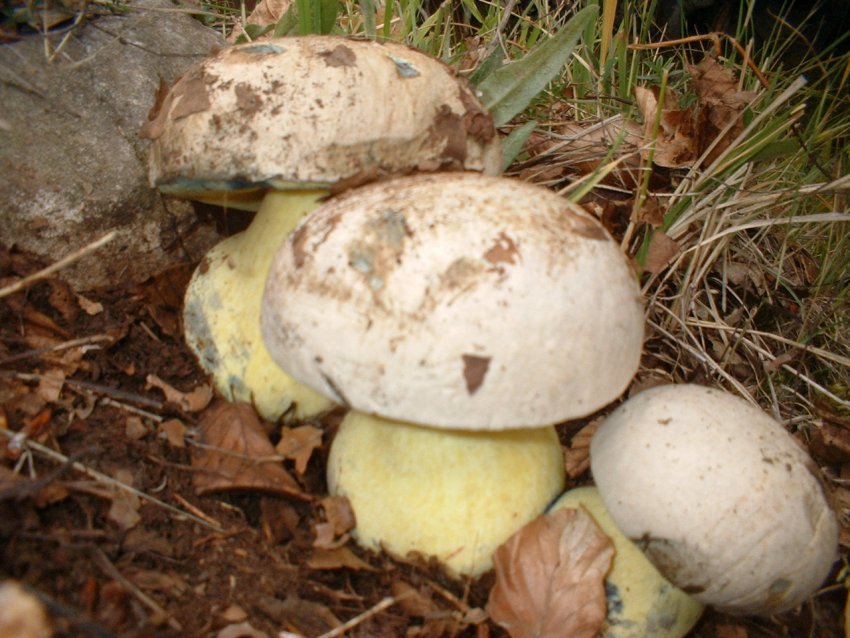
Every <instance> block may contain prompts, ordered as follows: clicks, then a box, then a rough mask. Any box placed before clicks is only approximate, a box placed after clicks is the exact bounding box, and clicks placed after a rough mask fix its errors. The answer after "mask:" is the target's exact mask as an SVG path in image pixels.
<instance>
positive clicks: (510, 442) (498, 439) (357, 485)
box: [327, 412, 565, 576]
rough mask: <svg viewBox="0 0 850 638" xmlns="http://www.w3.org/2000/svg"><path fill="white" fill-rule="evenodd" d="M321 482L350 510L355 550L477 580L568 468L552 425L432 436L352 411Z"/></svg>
mask: <svg viewBox="0 0 850 638" xmlns="http://www.w3.org/2000/svg"><path fill="white" fill-rule="evenodd" d="M327 476H328V489H329V491H330V493H331V494H333V495H337V496H346V497H348V500H349V501H350V503H351V508H352V510H353V511H354V516H355V519H356V527H355V529H354V536H355V538H356V539H357V542H358V543H360V544H361V545H363V546H364V547H367V548H369V549H372V550H375V551H380V550H382V549H384V550H386V551H388V552H390V553H391V554H394V555H396V556H401V557H405V556H407V555H408V554H410V553H412V552H413V553H417V554H419V555H422V556H426V557H434V558H436V559H437V560H439V561H440V563H441V564H442V565H443V566H444V567H445V569H446V571H448V572H449V573H450V574H451V575H453V576H456V575H458V574H466V575H470V576H477V575H479V574H481V573H483V572H485V571H487V570H488V569H490V567H491V566H492V559H491V554H492V553H493V551H495V549H496V548H497V547H498V546H499V545H501V544H502V543H504V542H505V541H506V540H507V539H508V538H509V537H510V536H511V535H512V534H513V533H514V532H516V531H517V530H519V528H521V527H522V526H523V525H525V524H526V523H527V522H528V521H530V520H531V519H533V518H535V517H536V516H538V515H540V514H541V513H543V510H545V509H546V506H547V505H548V504H549V503H551V502H552V499H554V498H555V497H556V496H557V495H558V494H559V493H560V492H561V490H562V489H563V487H564V478H565V469H564V457H563V452H562V450H561V444H560V442H559V441H558V435H557V433H556V432H555V428H554V427H552V426H548V427H543V428H532V429H524V430H508V431H505V432H471V431H466V430H436V429H433V428H428V427H420V426H415V425H411V424H408V423H399V422H391V421H386V420H384V419H379V418H376V417H371V416H367V415H365V414H361V413H358V412H349V413H348V414H347V415H346V417H345V419H343V421H342V423H341V425H340V427H339V430H338V432H337V435H336V438H335V439H334V441H333V444H332V445H331V452H330V456H329V457H328V466H327Z"/></svg>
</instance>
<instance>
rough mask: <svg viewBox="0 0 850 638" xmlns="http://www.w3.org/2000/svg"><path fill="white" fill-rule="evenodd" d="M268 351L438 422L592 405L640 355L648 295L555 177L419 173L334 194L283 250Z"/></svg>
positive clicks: (376, 407)
mask: <svg viewBox="0 0 850 638" xmlns="http://www.w3.org/2000/svg"><path fill="white" fill-rule="evenodd" d="M261 315H262V329H263V337H264V339H265V342H266V346H267V348H268V350H269V353H270V354H271V356H272V358H273V359H274V360H275V361H277V363H278V364H279V365H280V366H281V367H282V368H283V369H284V370H286V371H287V372H288V373H289V374H290V375H292V376H293V377H295V378H296V379H298V380H299V381H301V382H303V383H305V384H307V385H309V386H311V387H313V388H314V389H316V390H318V391H319V392H321V393H322V394H325V395H327V396H330V397H333V398H334V399H335V400H336V401H338V402H340V403H343V404H347V405H349V406H351V407H352V408H354V409H357V410H360V411H362V412H366V413H370V414H376V415H380V416H382V417H385V418H390V419H398V420H403V421H411V422H415V423H421V424H427V425H432V426H437V427H460V428H476V429H494V430H495V429H503V428H514V427H535V426H542V425H546V424H550V423H556V422H559V421H562V420H565V419H569V418H573V417H579V416H582V415H586V414H589V413H591V412H593V411H595V410H597V409H598V408H599V407H601V406H603V405H605V404H606V403H608V402H610V401H611V400H613V399H614V398H616V397H617V396H618V395H619V394H620V393H621V392H622V391H623V390H624V389H625V387H626V386H627V385H628V383H629V381H630V380H631V378H632V376H633V374H634V373H635V371H636V370H637V366H638V359H639V356H640V351H641V343H642V337H643V304H642V299H641V295H640V291H639V288H638V285H637V282H636V279H635V276H634V273H633V271H632V268H631V267H630V265H629V263H628V262H627V261H626V259H625V257H624V256H623V254H622V253H621V251H620V248H619V246H618V245H617V243H616V242H614V241H613V240H612V239H611V237H610V236H609V235H608V233H607V232H606V231H605V230H604V228H603V227H602V226H601V225H600V224H599V223H598V222H597V220H596V219H595V218H593V217H591V216H590V215H589V214H588V213H586V212H585V211H584V210H583V209H581V208H580V207H578V206H576V205H574V204H571V203H570V202H568V201H567V200H565V199H564V198H562V197H559V196H558V195H556V194H554V193H552V192H551V191H548V190H546V189H544V188H541V187H537V186H533V185H531V184H527V183H524V182H520V181H516V180H510V179H504V178H496V177H488V176H483V175H480V174H472V173H446V174H439V175H436V174H435V175H419V176H415V177H408V178H403V179H398V180H393V181H388V182H383V183H379V184H374V185H371V186H368V187H365V188H361V189H357V190H356V191H351V192H349V193H347V194H345V195H343V196H341V197H339V198H335V199H333V200H331V201H329V202H326V203H325V204H323V205H322V206H321V207H319V208H318V209H316V210H315V211H313V213H311V214H310V216H308V217H307V218H306V219H305V221H304V222H302V224H300V225H299V226H298V228H296V229H295V231H294V232H293V234H292V235H291V236H290V238H289V240H288V241H287V242H286V243H285V244H284V245H283V246H282V247H281V249H280V250H279V251H278V253H277V255H276V256H275V261H274V262H273V264H272V267H271V269H270V271H269V278H268V280H267V284H266V291H265V295H264V298H263V307H262V311H261Z"/></svg>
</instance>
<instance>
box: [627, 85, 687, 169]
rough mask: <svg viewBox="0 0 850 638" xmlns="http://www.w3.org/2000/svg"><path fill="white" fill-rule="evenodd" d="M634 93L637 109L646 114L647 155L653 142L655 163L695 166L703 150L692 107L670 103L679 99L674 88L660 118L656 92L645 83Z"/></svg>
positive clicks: (659, 164) (644, 128)
mask: <svg viewBox="0 0 850 638" xmlns="http://www.w3.org/2000/svg"><path fill="white" fill-rule="evenodd" d="M634 93H635V101H636V103H637V106H638V110H640V113H641V115H642V116H643V136H644V142H645V147H646V149H647V150H646V151H644V156H645V157H648V156H649V147H650V145H651V144H653V143H654V145H655V151H654V153H653V156H652V161H653V163H655V164H656V165H658V166H664V167H667V168H682V167H689V166H693V164H694V162H695V161H696V160H697V158H698V157H699V150H700V149H699V139H698V135H697V129H696V124H695V123H696V117H695V115H694V113H693V111H691V110H679V109H675V108H672V107H671V106H670V105H671V104H675V103H676V102H677V99H676V96H675V94H674V93H673V92H672V91H668V92H667V95H666V96H665V103H664V105H663V107H662V110H661V117H660V120H659V116H658V98H657V97H656V96H655V92H654V91H653V90H652V89H649V88H646V87H643V86H636V87H635V88H634ZM656 122H658V131H657V134H656V131H655V127H656Z"/></svg>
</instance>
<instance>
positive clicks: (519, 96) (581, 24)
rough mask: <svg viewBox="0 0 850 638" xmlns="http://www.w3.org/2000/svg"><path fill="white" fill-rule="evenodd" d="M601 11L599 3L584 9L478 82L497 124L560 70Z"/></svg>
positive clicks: (508, 116) (514, 112) (523, 106)
mask: <svg viewBox="0 0 850 638" xmlns="http://www.w3.org/2000/svg"><path fill="white" fill-rule="evenodd" d="M598 14H599V8H598V7H597V6H596V5H591V6H589V7H586V8H584V9H582V10H581V11H579V12H578V13H576V14H575V15H574V16H573V17H572V18H571V19H570V21H569V22H567V24H565V25H564V27H563V28H562V29H561V30H560V31H559V32H558V33H556V34H555V35H554V36H552V37H551V38H549V39H548V40H546V41H545V42H543V43H542V44H540V45H539V46H537V47H535V48H534V50H532V51H530V52H529V53H528V54H526V55H525V56H524V57H523V58H522V59H520V60H517V61H516V62H512V63H511V64H508V65H506V66H503V67H500V68H498V69H496V70H495V71H494V72H493V73H491V74H490V75H489V76H487V77H486V78H485V79H484V80H483V81H482V82H481V83H480V84H479V85H478V89H479V90H480V91H481V93H482V95H483V102H484V106H485V107H486V108H487V110H488V111H489V112H490V114H491V115H492V116H493V120H494V121H495V124H496V126H502V125H503V124H505V123H507V122H509V121H510V120H511V118H513V117H514V116H515V115H516V114H517V113H520V112H522V111H523V110H524V109H525V108H526V107H527V106H528V105H529V104H530V103H531V100H533V99H534V97H535V96H536V95H537V94H538V93H540V91H542V90H543V89H544V88H545V87H546V85H547V84H549V82H550V81H551V80H553V79H554V78H555V77H556V76H557V75H558V73H560V71H561V69H563V67H564V64H565V63H566V61H567V59H568V58H569V57H570V54H572V52H573V48H574V47H575V45H576V42H578V39H579V37H580V36H581V34H582V31H584V29H585V28H586V27H587V26H588V25H589V24H590V23H592V22H593V21H595V20H596V17H597V15H598Z"/></svg>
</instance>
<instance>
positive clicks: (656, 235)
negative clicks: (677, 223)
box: [643, 228, 680, 274]
mask: <svg viewBox="0 0 850 638" xmlns="http://www.w3.org/2000/svg"><path fill="white" fill-rule="evenodd" d="M679 250H680V249H679V244H678V243H676V240H675V239H672V238H671V237H670V236H669V235H668V234H667V233H665V232H664V231H662V230H660V229H658V228H656V229H655V230H654V231H652V238H651V239H650V240H649V248H648V249H647V251H646V261H644V264H643V267H644V270H646V271H647V272H651V273H653V274H658V273H660V272H661V271H662V270H664V269H665V268H666V267H667V265H668V264H669V263H670V262H671V261H673V258H674V257H675V256H676V255H678V254H679Z"/></svg>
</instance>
